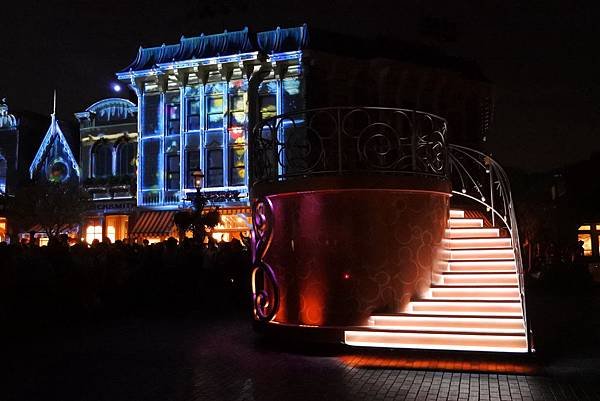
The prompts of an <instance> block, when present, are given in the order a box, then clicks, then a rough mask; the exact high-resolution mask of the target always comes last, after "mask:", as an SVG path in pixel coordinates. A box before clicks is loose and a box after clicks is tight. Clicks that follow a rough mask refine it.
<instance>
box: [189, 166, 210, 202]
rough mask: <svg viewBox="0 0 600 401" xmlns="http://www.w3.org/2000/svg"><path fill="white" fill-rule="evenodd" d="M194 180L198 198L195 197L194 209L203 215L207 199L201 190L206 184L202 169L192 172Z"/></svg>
mask: <svg viewBox="0 0 600 401" xmlns="http://www.w3.org/2000/svg"><path fill="white" fill-rule="evenodd" d="M192 178H193V180H194V188H196V196H195V197H194V208H195V209H196V213H202V209H204V206H206V201H207V199H206V197H205V196H204V194H202V192H200V190H201V189H202V184H203V183H204V173H203V172H202V169H197V170H194V171H192Z"/></svg>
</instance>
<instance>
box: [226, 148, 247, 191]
mask: <svg viewBox="0 0 600 401" xmlns="http://www.w3.org/2000/svg"><path fill="white" fill-rule="evenodd" d="M229 156H230V157H229V185H232V186H234V185H244V178H245V177H246V163H245V157H246V148H245V146H234V147H231V148H230V149H229Z"/></svg>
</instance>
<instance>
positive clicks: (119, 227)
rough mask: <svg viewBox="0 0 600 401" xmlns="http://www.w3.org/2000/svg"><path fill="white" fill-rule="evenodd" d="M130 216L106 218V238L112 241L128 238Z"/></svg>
mask: <svg viewBox="0 0 600 401" xmlns="http://www.w3.org/2000/svg"><path fill="white" fill-rule="evenodd" d="M128 225H129V216H127V215H110V216H106V236H107V237H108V238H109V239H110V240H111V241H112V242H115V241H116V240H123V239H124V238H127V231H128V230H127V228H128Z"/></svg>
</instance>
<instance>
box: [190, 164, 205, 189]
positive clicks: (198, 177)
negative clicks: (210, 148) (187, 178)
mask: <svg viewBox="0 0 600 401" xmlns="http://www.w3.org/2000/svg"><path fill="white" fill-rule="evenodd" d="M192 177H193V178H194V188H196V191H197V192H200V190H201V189H202V184H203V181H204V173H203V172H202V169H198V170H194V171H192Z"/></svg>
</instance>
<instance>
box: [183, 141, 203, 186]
mask: <svg viewBox="0 0 600 401" xmlns="http://www.w3.org/2000/svg"><path fill="white" fill-rule="evenodd" d="M186 160H187V172H186V175H185V176H186V177H187V184H186V188H194V177H192V172H193V171H196V170H198V169H200V151H199V150H188V151H187V157H186Z"/></svg>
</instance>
